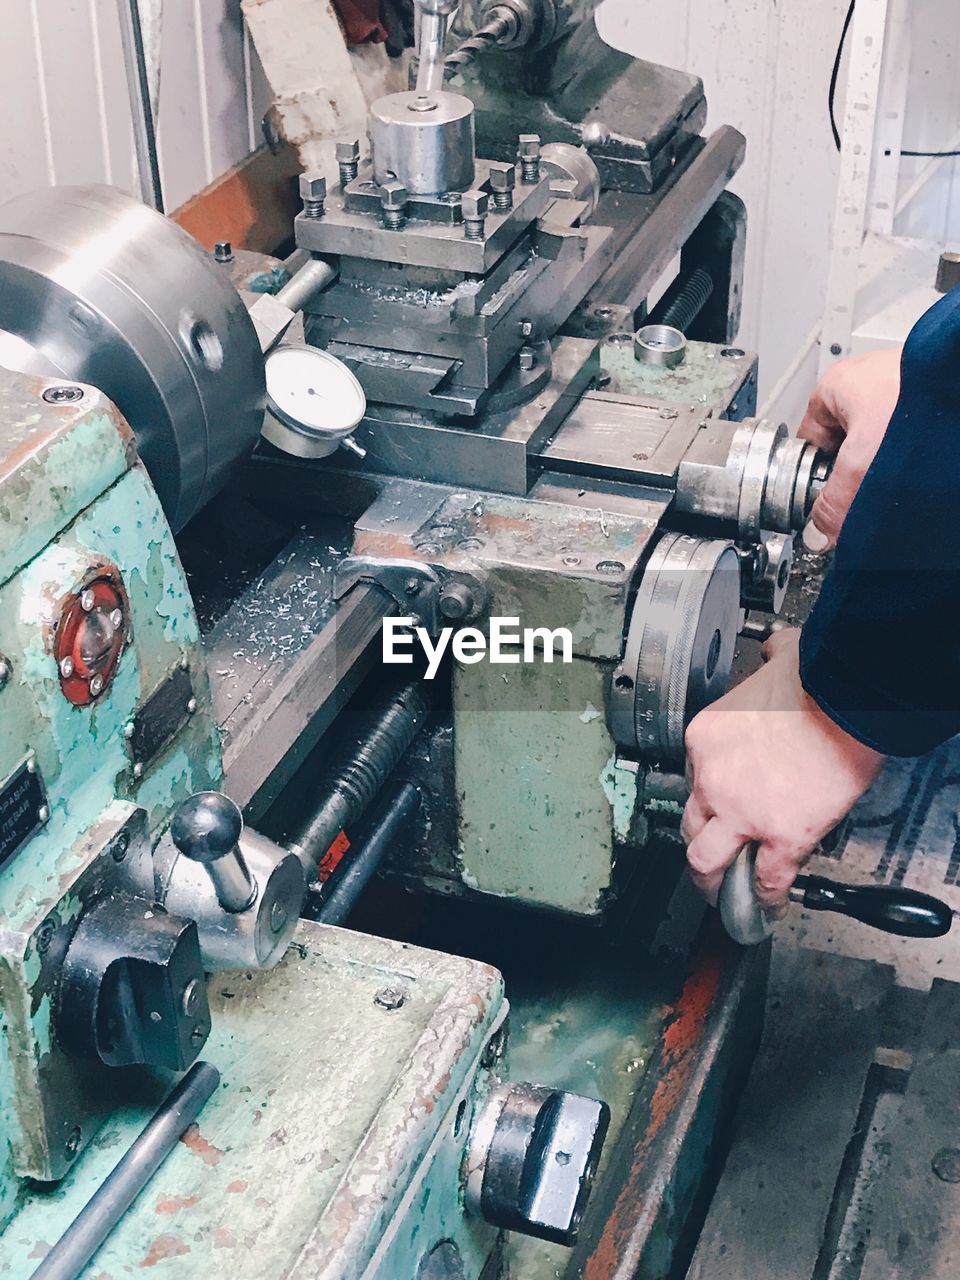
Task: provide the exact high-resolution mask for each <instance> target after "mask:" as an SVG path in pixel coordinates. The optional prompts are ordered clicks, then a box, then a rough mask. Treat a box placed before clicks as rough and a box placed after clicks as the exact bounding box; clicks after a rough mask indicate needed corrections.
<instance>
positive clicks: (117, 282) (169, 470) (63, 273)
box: [0, 186, 265, 529]
mask: <svg viewBox="0 0 960 1280" xmlns="http://www.w3.org/2000/svg"><path fill="white" fill-rule="evenodd" d="M0 364H5V365H7V366H8V367H11V368H14V369H17V370H19V371H21V372H30V373H38V374H41V375H46V376H48V377H56V376H59V377H63V378H66V379H68V380H69V381H72V382H86V383H91V384H92V385H93V386H95V387H97V388H99V390H100V391H102V392H103V393H104V394H105V395H107V396H109V397H110V399H111V400H112V401H113V402H114V404H116V406H117V407H118V408H119V409H120V411H121V413H122V414H123V415H124V417H125V418H126V419H127V421H128V422H129V423H130V425H131V427H133V430H134V432H135V433H136V436H137V444H138V447H139V450H140V455H141V457H142V459H143V462H144V465H145V466H146V468H147V470H148V471H149V473H150V478H151V479H152V481H153V483H154V486H155V488H156V490H157V493H158V495H159V497H160V501H161V502H162V504H163V508H164V511H165V512H166V515H167V518H168V519H169V521H170V523H171V524H172V525H173V527H174V529H179V528H181V527H182V526H183V525H184V524H185V523H186V522H187V521H188V520H189V519H190V517H191V516H192V515H194V514H195V513H196V512H197V511H198V510H199V509H200V508H201V507H202V506H203V505H204V503H206V502H207V501H208V500H209V499H210V498H211V497H212V496H213V495H214V494H215V493H216V492H217V490H218V489H219V488H220V487H221V486H222V484H223V482H224V481H225V479H226V477H227V474H228V473H229V470H230V467H231V465H232V464H233V463H234V462H236V461H237V460H238V459H239V458H241V457H243V456H244V455H246V454H247V453H249V452H250V451H251V450H252V449H253V446H254V444H255V443H256V441H257V438H258V436H259V434H260V427H261V425H262V422H263V408H264V402H265V390H264V375H263V360H262V358H261V354H260V344H259V341H258V339H257V336H256V332H255V330H254V327H253V323H252V321H251V320H250V318H249V316H248V314H247V309H246V307H245V305H244V303H243V300H242V299H241V297H240V295H239V294H238V293H237V291H236V290H235V289H234V288H233V286H232V285H231V283H230V281H229V278H228V277H227V275H226V274H225V273H224V271H223V270H222V268H220V267H218V266H217V265H216V263H214V261H213V260H212V258H210V256H209V255H208V254H206V253H204V251H203V250H202V249H201V248H200V246H199V245H198V244H197V243H196V242H195V241H194V240H192V239H191V237H190V236H188V235H187V234H186V233H185V232H184V231H182V230H181V229H180V228H179V227H178V226H177V225H176V224H175V223H173V222H171V221H169V219H167V218H164V217H162V216H161V215H160V214H158V213H155V212H154V211H153V210H152V209H148V208H146V206H144V205H142V204H139V203H138V202H137V201H136V200H132V199H131V198H130V197H129V196H127V195H124V194H123V192H121V191H117V190H115V189H114V188H112V187H102V186H90V187H57V188H54V189H51V190H45V191H34V192H31V193H30V194H28V195H24V196H20V197H18V198H17V199H15V200H11V201H9V202H8V203H7V204H4V205H2V206H0Z"/></svg>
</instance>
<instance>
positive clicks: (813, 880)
mask: <svg viewBox="0 0 960 1280" xmlns="http://www.w3.org/2000/svg"><path fill="white" fill-rule="evenodd" d="M790 900H791V902H799V903H801V904H802V905H803V906H804V907H806V908H807V910H808V911H836V912H837V913H838V914H840V915H843V916H849V917H850V918H851V919H852V920H859V921H860V923H861V924H868V925H870V927H871V928H873V929H882V930H883V931H884V933H897V934H900V935H901V936H902V937H904V938H942V937H943V935H944V934H945V933H949V932H950V926H951V925H952V924H953V910H952V908H951V907H949V906H947V904H946V903H945V902H943V901H941V899H940V898H934V897H931V895H930V894H928V893H918V892H917V891H916V890H915V889H902V888H894V887H891V886H889V885H852V884H840V883H838V882H837V881H836V880H827V879H825V878H824V877H823V876H798V877H797V880H796V883H795V884H794V886H793V889H792V890H791V892H790Z"/></svg>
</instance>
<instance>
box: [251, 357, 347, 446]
mask: <svg viewBox="0 0 960 1280" xmlns="http://www.w3.org/2000/svg"><path fill="white" fill-rule="evenodd" d="M264 370H265V373H266V378H267V399H268V401H269V403H270V408H271V409H272V410H273V412H274V413H275V414H276V415H277V417H278V418H280V419H281V420H282V421H285V422H288V423H290V424H291V425H292V426H295V427H298V428H299V429H300V430H301V431H306V432H308V433H311V434H314V433H315V434H317V435H320V436H326V435H330V436H343V435H346V434H348V433H349V432H351V431H352V430H353V428H354V427H355V426H356V425H357V423H358V422H359V421H360V419H361V418H362V417H363V415H364V414H365V413H366V411H367V398H366V396H365V395H364V393H363V387H361V385H360V383H359V382H358V381H357V379H356V378H355V377H354V376H353V374H352V373H351V372H350V370H349V369H348V368H347V366H346V365H345V364H343V363H342V362H341V361H340V360H338V359H337V358H336V357H335V356H331V355H329V354H328V353H327V352H326V351H321V350H320V348H319V347H307V346H288V347H277V348H276V350H274V351H271V353H270V354H269V356H267V359H266V362H265V365H264Z"/></svg>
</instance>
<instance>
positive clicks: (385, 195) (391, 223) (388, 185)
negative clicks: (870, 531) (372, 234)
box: [380, 181, 407, 231]
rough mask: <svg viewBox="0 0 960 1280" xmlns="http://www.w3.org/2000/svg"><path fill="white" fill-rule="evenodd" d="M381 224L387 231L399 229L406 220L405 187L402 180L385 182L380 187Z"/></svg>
mask: <svg viewBox="0 0 960 1280" xmlns="http://www.w3.org/2000/svg"><path fill="white" fill-rule="evenodd" d="M380 207H381V209H382V210H383V225H384V227H385V228H386V229H387V230H388V231H399V230H400V228H401V227H402V226H403V224H404V223H405V222H406V220H407V219H406V214H405V210H406V207H407V188H406V187H405V186H404V185H403V183H402V182H396V181H391V182H385V183H384V184H383V186H382V187H381V188H380Z"/></svg>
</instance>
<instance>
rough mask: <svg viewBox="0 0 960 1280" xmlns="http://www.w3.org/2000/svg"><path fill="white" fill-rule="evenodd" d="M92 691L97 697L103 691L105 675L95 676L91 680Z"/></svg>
mask: <svg viewBox="0 0 960 1280" xmlns="http://www.w3.org/2000/svg"><path fill="white" fill-rule="evenodd" d="M90 692H91V693H92V694H93V696H94V697H97V695H98V694H100V693H103V676H94V677H93V679H92V680H91V681H90Z"/></svg>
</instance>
